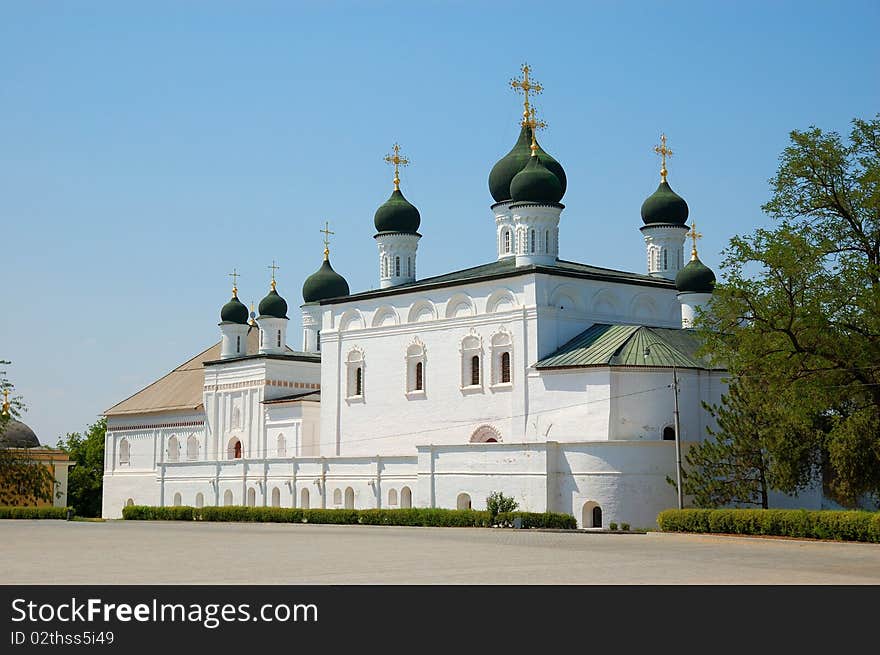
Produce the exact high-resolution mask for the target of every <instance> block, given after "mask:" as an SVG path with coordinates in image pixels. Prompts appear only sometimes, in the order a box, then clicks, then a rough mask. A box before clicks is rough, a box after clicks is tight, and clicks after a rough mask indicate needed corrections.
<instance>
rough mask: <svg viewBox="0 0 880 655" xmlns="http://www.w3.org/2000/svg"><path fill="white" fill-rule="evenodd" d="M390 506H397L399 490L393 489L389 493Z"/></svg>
mask: <svg viewBox="0 0 880 655" xmlns="http://www.w3.org/2000/svg"><path fill="white" fill-rule="evenodd" d="M388 504H389V505H397V489H391V490H390V491H389V492H388Z"/></svg>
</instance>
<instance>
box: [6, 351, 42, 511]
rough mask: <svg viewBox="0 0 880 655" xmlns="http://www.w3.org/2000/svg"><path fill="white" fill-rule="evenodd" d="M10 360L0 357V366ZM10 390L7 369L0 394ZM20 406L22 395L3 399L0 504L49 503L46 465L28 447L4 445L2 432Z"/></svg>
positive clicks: (19, 410) (18, 413) (16, 414)
mask: <svg viewBox="0 0 880 655" xmlns="http://www.w3.org/2000/svg"><path fill="white" fill-rule="evenodd" d="M9 363H10V362H8V361H6V360H0V366H5V365H7V364H9ZM11 390H12V384H11V383H10V382H9V380H7V379H6V371H0V393H3V392H7V393H8V392H10V391H11ZM23 409H24V403H23V402H22V400H21V398H19V397H17V396H13V397H11V398H10V400H9V402H8V404H7V403H5V402H4V404H3V411H0V505H35V504H37V503H38V502H51V501H52V499H53V494H54V492H55V479H54V478H53V477H52V473H51V472H50V471H49V469H48V468H47V467H46V466H44V465H43V464H41V463H40V462H38V461H35V460H34V459H32V458H31V457H30V456H29V455H28V452H27V450H25V449H23V448H11V447H7V446H6V445H5V444H4V443H3V433H4V432H5V431H6V429H7V427H8V426H9V424H10V422H11V421H12V420H14V419H15V418H16V417H18V416H20V413H21V411H22V410H23Z"/></svg>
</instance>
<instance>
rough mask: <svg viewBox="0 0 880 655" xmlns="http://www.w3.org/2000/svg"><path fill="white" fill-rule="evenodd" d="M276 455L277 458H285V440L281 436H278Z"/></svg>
mask: <svg viewBox="0 0 880 655" xmlns="http://www.w3.org/2000/svg"><path fill="white" fill-rule="evenodd" d="M277 445H278V447H277V448H276V454H277V456H278V457H287V440H286V439H285V438H284V435H283V434H279V435H278V439H277Z"/></svg>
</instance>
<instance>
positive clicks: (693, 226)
mask: <svg viewBox="0 0 880 655" xmlns="http://www.w3.org/2000/svg"><path fill="white" fill-rule="evenodd" d="M685 236H686V237H688V238H690V239H692V240H693V242H694V246H693V248H691V261H693V260H695V259H696V258H697V239H702V238H703V235H702V234H700V233H699V232H697V222H696V221H694V220H691V231H690V232H688V233H687V234H685Z"/></svg>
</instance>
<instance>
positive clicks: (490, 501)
mask: <svg viewBox="0 0 880 655" xmlns="http://www.w3.org/2000/svg"><path fill="white" fill-rule="evenodd" d="M517 507H519V503H518V502H516V501H515V500H514V499H513V498H511V497H510V496H505V495H504V494H503V493H501V492H500V491H493V492H492V493H490V494H489V495H488V496H487V497H486V509H487V510H488V511H489V516H491V517H492V518H495V517H496V516H498V515H499V514H507V513H510V512H515V511H516V508H517Z"/></svg>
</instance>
